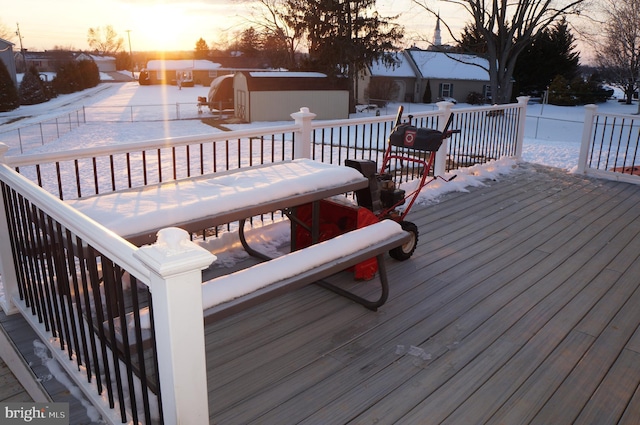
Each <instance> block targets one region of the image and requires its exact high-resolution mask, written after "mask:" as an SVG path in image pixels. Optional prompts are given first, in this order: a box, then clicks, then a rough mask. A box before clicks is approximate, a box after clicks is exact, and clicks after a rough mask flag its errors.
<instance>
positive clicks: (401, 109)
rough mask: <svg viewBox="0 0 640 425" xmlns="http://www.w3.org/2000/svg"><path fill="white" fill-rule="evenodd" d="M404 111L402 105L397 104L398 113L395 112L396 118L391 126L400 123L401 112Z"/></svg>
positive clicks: (394, 126)
mask: <svg viewBox="0 0 640 425" xmlns="http://www.w3.org/2000/svg"><path fill="white" fill-rule="evenodd" d="M403 111H404V106H402V105H400V106H398V113H397V114H396V120H395V122H394V123H393V128H396V127H397V126H399V125H400V124H401V123H402V112H403Z"/></svg>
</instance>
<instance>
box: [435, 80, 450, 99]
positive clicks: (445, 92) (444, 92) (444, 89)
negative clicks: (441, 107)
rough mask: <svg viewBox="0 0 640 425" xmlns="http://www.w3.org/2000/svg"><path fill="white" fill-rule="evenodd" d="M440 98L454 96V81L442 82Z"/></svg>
mask: <svg viewBox="0 0 640 425" xmlns="http://www.w3.org/2000/svg"><path fill="white" fill-rule="evenodd" d="M438 97H440V98H443V97H453V84H452V83H440V94H439V96H438Z"/></svg>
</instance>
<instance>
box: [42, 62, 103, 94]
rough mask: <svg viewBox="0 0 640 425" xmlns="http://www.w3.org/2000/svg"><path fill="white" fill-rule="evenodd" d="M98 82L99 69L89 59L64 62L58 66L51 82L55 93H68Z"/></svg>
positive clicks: (95, 84)
mask: <svg viewBox="0 0 640 425" xmlns="http://www.w3.org/2000/svg"><path fill="white" fill-rule="evenodd" d="M99 83H100V71H98V66H97V65H96V63H95V62H93V61H90V60H84V61H79V62H75V61H71V62H65V63H62V64H60V65H59V66H58V68H57V71H56V76H55V78H54V79H53V81H52V82H51V84H52V85H53V88H54V90H55V92H56V93H60V94H68V93H74V92H77V91H80V90H84V89H87V88H90V87H95V86H97V85H98V84H99Z"/></svg>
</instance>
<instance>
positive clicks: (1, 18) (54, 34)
mask: <svg viewBox="0 0 640 425" xmlns="http://www.w3.org/2000/svg"><path fill="white" fill-rule="evenodd" d="M250 4H251V3H250V1H246V2H243V1H238V0H235V1H234V0H231V1H229V0H172V1H158V0H133V1H130V0H128V1H125V0H55V1H51V0H19V1H15V0H0V24H2V25H3V26H4V27H6V28H7V29H9V30H11V31H15V30H16V23H18V24H19V25H20V33H21V34H22V44H23V46H24V48H26V49H29V50H35V51H39V50H47V49H52V48H53V47H54V46H61V47H65V48H66V47H73V48H74V49H77V50H85V49H88V44H87V31H88V29H89V28H97V27H106V26H107V25H111V26H112V27H113V28H114V30H115V31H116V33H118V35H119V36H120V37H122V38H123V39H124V45H125V50H128V47H129V46H128V42H129V38H130V40H131V48H132V50H133V51H145V50H167V51H174V50H192V49H194V48H195V44H196V41H198V39H199V38H201V37H202V38H203V39H204V40H205V41H206V42H207V44H208V45H209V46H210V47H212V45H213V43H218V42H226V41H227V40H232V39H233V37H234V35H235V34H237V33H239V32H241V31H242V29H243V28H246V27H247V26H249V23H248V19H249V16H250V11H251V6H250ZM443 4H444V3H443ZM377 6H378V11H379V12H380V14H381V15H382V16H391V15H397V14H400V15H401V17H400V18H399V19H398V21H397V22H398V23H400V24H402V25H404V26H405V27H407V31H406V32H407V38H408V40H407V45H410V44H412V42H413V41H416V40H418V39H429V40H431V39H432V37H433V30H434V27H435V18H433V17H432V16H429V15H428V14H426V13H425V12H421V10H420V9H419V8H417V7H416V6H415V5H412V3H411V0H396V1H393V0H379V1H378V2H377ZM441 16H442V17H443V19H446V18H449V19H451V20H453V19H454V18H455V16H456V14H455V13H452V14H451V16H447V15H446V11H445V10H444V8H443V9H442V13H441ZM454 22H455V23H456V25H460V27H462V25H463V24H464V22H462V21H461V20H460V19H459V18H458V19H457V22H456V21H454ZM127 30H129V32H127ZM12 41H13V42H14V43H15V44H16V47H17V48H18V49H19V48H20V42H19V40H18V38H17V37H14V38H13V40H12ZM443 41H444V42H446V41H447V37H446V36H445V34H444V32H443ZM417 44H418V45H420V44H421V43H417ZM421 47H426V44H425V45H423V46H421Z"/></svg>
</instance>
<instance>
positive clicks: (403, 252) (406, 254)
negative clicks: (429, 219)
mask: <svg viewBox="0 0 640 425" xmlns="http://www.w3.org/2000/svg"><path fill="white" fill-rule="evenodd" d="M400 226H402V230H404V231H405V232H409V233H410V234H411V239H409V241H408V242H407V243H405V244H403V245H401V246H399V247H397V248H393V249H392V250H390V251H389V255H390V256H391V258H393V259H396V260H398V261H404V260H408V259H409V258H411V256H412V255H413V252H414V251H415V250H416V246H418V226H416V225H415V224H413V223H412V222H410V221H401V222H400Z"/></svg>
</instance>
